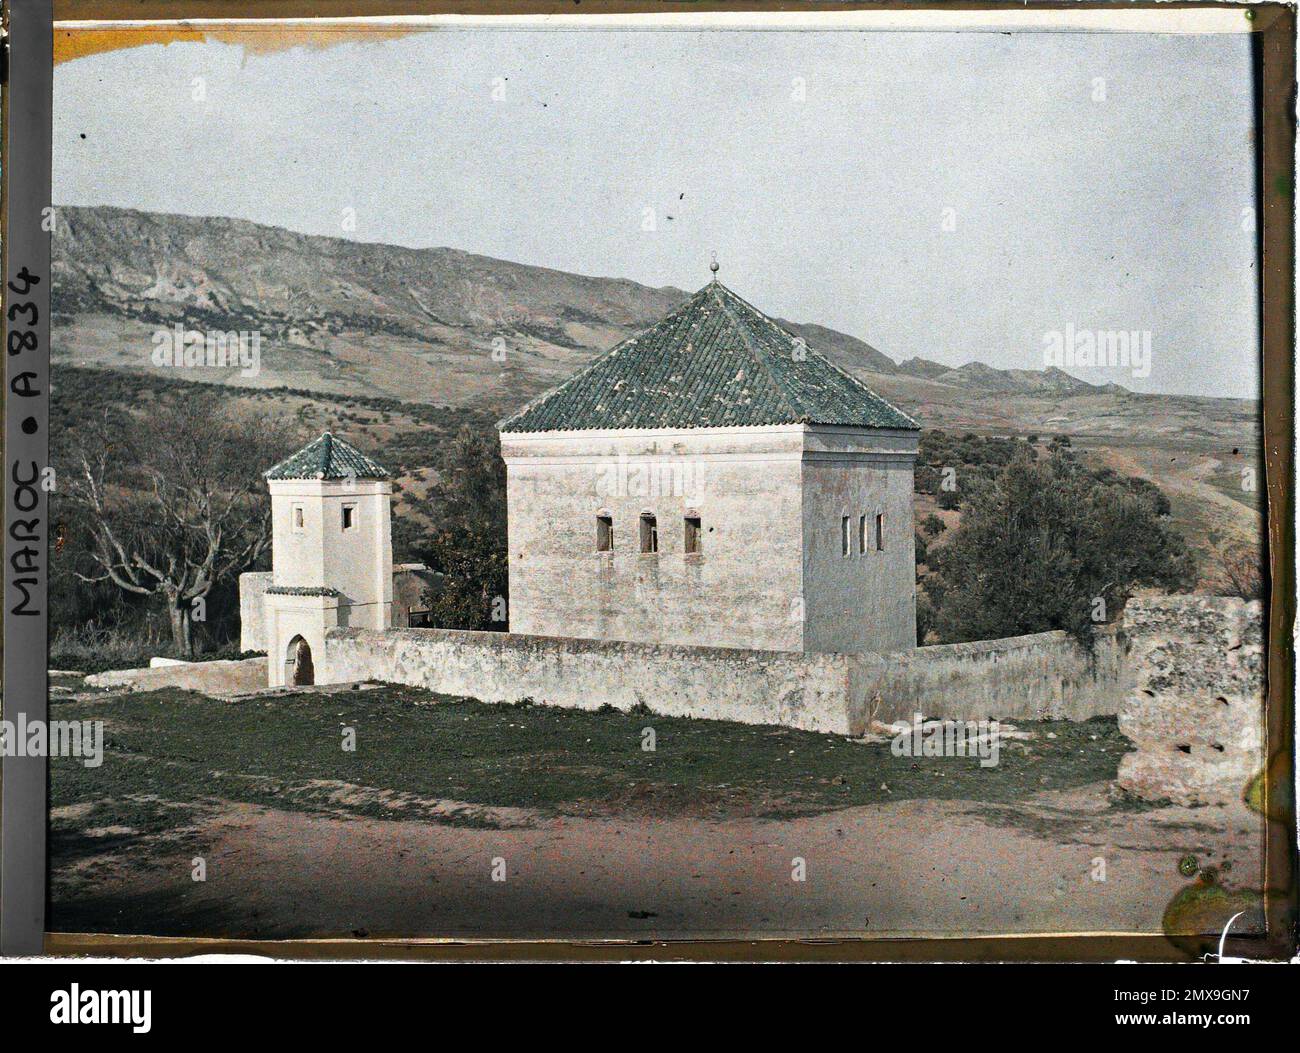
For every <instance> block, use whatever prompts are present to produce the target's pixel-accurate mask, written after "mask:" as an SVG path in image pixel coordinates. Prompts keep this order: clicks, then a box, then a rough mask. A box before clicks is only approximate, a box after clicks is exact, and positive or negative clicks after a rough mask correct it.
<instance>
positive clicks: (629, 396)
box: [499, 281, 920, 432]
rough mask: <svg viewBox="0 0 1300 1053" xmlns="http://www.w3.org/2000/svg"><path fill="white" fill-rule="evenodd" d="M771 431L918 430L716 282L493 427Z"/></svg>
mask: <svg viewBox="0 0 1300 1053" xmlns="http://www.w3.org/2000/svg"><path fill="white" fill-rule="evenodd" d="M770 424H838V425H846V426H850V427H858V428H895V429H906V430H909V431H915V430H919V428H920V425H919V424H917V422H916V421H914V420H913V419H912V418H911V417H909V416H908V415H907V414H906V413H903V412H902V411H901V410H899V409H896V408H895V407H893V406H891V405H890V404H889V403H888V402H886V401H885V400H884V399H882V398H881V397H880V396H879V395H877V394H876V393H875V392H873V391H871V389H869V388H868V387H867V386H866V385H865V384H863V383H862V381H860V380H858V379H857V378H856V377H854V376H851V375H850V374H848V373H846V372H845V371H844V370H842V369H840V368H839V367H838V366H836V365H832V364H831V363H830V362H829V361H827V360H826V359H825V358H824V357H822V356H821V355H819V354H817V352H815V351H813V350H812V349H811V348H810V347H808V346H807V345H806V344H805V343H804V342H803V341H802V340H800V339H799V338H797V337H795V336H794V335H792V334H791V333H788V332H786V331H785V330H784V329H782V328H781V327H780V326H779V325H777V324H776V323H775V322H774V321H772V319H770V318H768V317H767V316H766V315H765V314H763V312H762V311H760V310H758V309H757V308H756V307H753V306H751V305H750V304H748V303H746V302H745V301H744V300H742V299H741V298H740V297H739V296H737V295H736V294H735V293H733V292H732V291H731V290H730V289H728V288H727V287H726V286H724V285H722V284H720V283H719V282H717V281H712V282H710V283H709V284H708V285H706V286H705V287H704V288H703V289H701V290H700V291H699V292H697V293H696V294H695V295H694V296H692V297H691V298H690V299H689V300H687V301H686V303H684V304H683V305H682V306H681V307H679V308H677V310H675V311H673V312H672V313H671V314H669V315H667V316H665V317H664V318H663V319H661V320H660V321H658V322H656V323H655V324H654V325H652V326H651V327H650V328H649V329H646V330H645V331H643V332H641V333H638V334H637V335H636V336H633V337H631V338H629V339H627V340H625V341H623V342H622V343H621V344H619V345H618V346H617V347H615V348H613V349H612V350H611V351H609V352H607V353H606V354H604V355H602V356H601V357H600V358H598V359H596V361H594V362H592V363H591V364H590V365H588V366H587V367H586V368H585V369H583V370H581V371H580V372H578V373H577V374H575V375H574V376H572V377H570V378H569V379H568V380H566V381H565V382H564V383H563V384H561V385H560V386H559V387H557V388H554V389H552V390H551V391H548V392H546V393H545V394H543V395H541V396H539V397H538V398H536V399H534V400H533V401H532V402H530V403H528V405H526V406H525V407H524V408H523V409H521V410H520V411H519V412H518V413H516V414H514V415H513V416H511V417H507V418H506V419H505V420H503V421H501V422H500V424H499V427H500V429H501V431H503V432H538V431H591V430H596V429H619V428H733V427H756V426H762V425H770Z"/></svg>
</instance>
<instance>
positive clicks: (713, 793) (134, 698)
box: [50, 684, 1261, 939]
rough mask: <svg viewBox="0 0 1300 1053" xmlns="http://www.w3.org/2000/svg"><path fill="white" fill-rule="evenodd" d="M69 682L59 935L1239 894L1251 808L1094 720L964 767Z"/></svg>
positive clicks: (608, 930) (1245, 880)
mask: <svg viewBox="0 0 1300 1053" xmlns="http://www.w3.org/2000/svg"><path fill="white" fill-rule="evenodd" d="M62 690H63V691H64V692H65V694H63V695H62V696H61V697H56V698H55V700H54V704H53V706H52V714H51V715H52V717H53V718H56V719H100V720H103V721H105V722H106V731H105V740H106V742H105V758H104V763H103V764H102V766H100V767H98V768H86V767H83V766H82V765H81V764H80V762H79V761H76V760H70V759H60V760H57V761H55V762H53V763H52V765H51V768H52V775H51V808H52V811H51V830H50V836H51V866H52V872H53V876H52V923H51V926H50V927H51V929H52V930H54V931H62V932H117V933H146V934H155V935H189V936H200V935H202V936H229V937H249V938H281V937H305V936H350V935H359V936H374V937H380V936H400V935H405V936H435V935H447V936H481V937H485V936H498V937H545V936H550V937H595V936H614V937H623V938H636V939H647V938H653V937H685V936H693V937H722V936H733V937H734V936H742V935H767V936H805V935H806V936H851V935H863V934H874V935H899V936H902V935H915V934H928V935H934V934H944V935H961V934H989V933H1001V932H1006V933H1016V932H1063V933H1068V932H1090V933H1095V932H1134V933H1159V932H1160V931H1161V929H1162V922H1163V920H1164V919H1165V914H1166V910H1167V908H1168V907H1169V905H1170V903H1171V901H1173V900H1174V899H1175V897H1177V896H1179V895H1180V894H1182V895H1183V896H1184V897H1186V896H1187V893H1188V890H1189V889H1199V888H1200V887H1202V886H1204V887H1207V888H1209V889H1210V890H1211V891H1213V892H1214V893H1215V897H1212V898H1213V899H1215V902H1214V903H1213V904H1212V905H1211V907H1210V909H1209V912H1208V921H1198V922H1197V925H1202V924H1208V925H1212V924H1213V923H1214V922H1215V920H1216V919H1217V916H1218V913H1224V912H1227V911H1228V908H1229V907H1230V906H1235V904H1236V902H1237V898H1236V897H1235V894H1229V895H1227V896H1223V895H1221V894H1219V890H1221V889H1224V888H1227V889H1228V890H1229V891H1231V890H1232V889H1233V888H1234V887H1241V888H1258V887H1259V884H1260V877H1259V874H1260V863H1259V857H1260V851H1261V833H1260V831H1261V827H1260V822H1259V819H1258V817H1257V816H1255V815H1254V814H1253V813H1251V812H1250V811H1249V810H1248V809H1247V808H1246V807H1245V806H1244V805H1240V804H1235V805H1230V806H1225V807H1213V808H1197V809H1189V808H1178V807H1172V806H1160V805H1155V806H1153V805H1149V804H1144V803H1142V802H1139V801H1136V800H1133V799H1129V798H1125V797H1124V796H1122V795H1119V794H1117V793H1116V792H1115V791H1114V788H1113V786H1112V782H1111V780H1113V778H1114V776H1115V772H1116V769H1117V767H1118V765H1119V760H1120V758H1121V756H1122V755H1123V754H1124V753H1125V752H1126V751H1127V749H1128V748H1129V747H1128V744H1127V741H1126V740H1125V739H1124V737H1123V736H1122V735H1120V734H1119V731H1118V730H1117V727H1116V725H1115V722H1114V720H1112V719H1098V720H1093V721H1088V722H1086V723H1081V724H1071V723H1068V722H1059V723H1057V722H1052V723H1036V724H1021V725H1020V727H1021V729H1022V730H1026V731H1030V732H1032V737H1031V738H1029V739H1028V740H1024V741H1016V742H1011V743H1005V744H1003V746H1002V749H1001V752H1000V756H999V763H998V764H997V766H995V767H981V766H980V763H979V760H978V759H976V758H964V757H950V758H940V757H931V758H926V757H922V758H912V757H899V756H894V755H893V754H892V753H891V750H890V745H889V743H888V742H887V741H882V742H877V743H873V744H863V743H858V742H850V741H847V740H845V739H843V738H840V737H838V736H831V735H818V734H812V733H808V732H800V731H791V730H787V729H782V728H773V727H751V726H746V725H741V724H731V723H726V722H721V721H693V720H684V719H672V718H666V717H658V716H652V715H649V714H636V713H619V712H615V711H612V710H609V711H597V712H577V711H572V710H561V709H553V708H549V707H543V706H533V705H524V704H520V705H485V704H483V703H480V702H476V701H473V700H464V699H447V698H443V697H440V696H436V695H432V694H430V693H428V692H425V691H420V690H416V689H412V688H401V687H390V686H382V687H373V686H372V687H369V688H367V689H354V690H348V689H337V688H336V689H315V690H307V691H302V692H297V693H277V694H264V695H256V696H249V697H246V698H242V699H238V700H235V701H220V700H216V699H210V698H206V697H204V696H202V695H197V694H192V693H186V692H180V691H173V690H167V691H158V692H153V693H148V694H134V695H132V694H113V693H100V694H93V693H85V692H82V691H80V690H79V689H78V688H76V687H75V686H73V687H72V688H71V690H72V691H73V692H74V693H73V694H70V695H69V694H67V693H66V692H67V691H68V690H69V688H68V687H67V686H66V684H65V686H64V687H63V689H62ZM651 736H653V746H654V749H653V750H650V749H647V748H645V747H646V746H647V745H649V744H650V742H651ZM348 745H354V746H355V749H348V748H345V747H346V746H348ZM1189 855H1190V856H1194V857H1195V860H1196V866H1197V868H1199V871H1198V870H1197V869H1189V866H1190V864H1188V863H1187V861H1186V859H1185V857H1187V856H1189ZM1180 861H1182V863H1183V871H1184V872H1182V873H1180V868H1179V864H1180ZM196 877H201V878H202V879H203V880H195V878H196ZM1231 912H1232V913H1235V910H1233V911H1231ZM1223 920H1225V921H1226V913H1225V917H1224V918H1223ZM1244 924H1245V919H1243V922H1239V923H1238V926H1237V927H1238V928H1241V927H1243V925H1244Z"/></svg>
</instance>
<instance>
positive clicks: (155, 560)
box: [61, 397, 289, 655]
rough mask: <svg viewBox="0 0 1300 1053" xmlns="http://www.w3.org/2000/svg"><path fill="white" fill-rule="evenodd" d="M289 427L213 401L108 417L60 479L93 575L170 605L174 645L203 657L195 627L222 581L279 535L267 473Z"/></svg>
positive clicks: (76, 448) (86, 577)
mask: <svg viewBox="0 0 1300 1053" xmlns="http://www.w3.org/2000/svg"><path fill="white" fill-rule="evenodd" d="M288 447H289V438H288V434H287V432H286V429H285V428H284V427H282V426H281V425H279V424H277V423H276V422H275V421H273V420H271V419H270V418H266V417H252V416H242V417H241V416H238V415H236V414H233V413H231V412H229V411H228V410H227V409H226V408H225V407H223V405H222V404H221V403H220V402H219V401H218V400H217V399H216V398H214V397H202V398H198V399H191V400H186V401H185V402H184V403H176V404H169V405H159V406H154V407H151V408H150V410H149V412H148V413H147V414H146V413H138V414H129V415H125V416H115V417H107V416H106V418H105V420H104V429H103V433H102V441H100V442H98V443H96V444H95V445H93V446H92V445H91V444H89V443H87V442H85V441H84V440H83V441H80V442H76V443H74V444H72V446H71V448H70V450H69V453H68V455H67V456H68V460H69V462H70V463H69V464H68V465H67V467H66V468H65V474H67V475H71V478H70V479H68V481H67V483H66V484H65V485H63V486H61V489H62V490H63V492H64V493H65V494H66V496H67V497H68V498H69V499H70V500H71V501H73V502H74V503H77V504H79V505H81V506H83V508H84V510H85V511H86V513H87V515H86V520H87V523H88V527H89V530H90V533H91V538H92V542H91V549H90V552H89V553H88V555H89V556H90V559H91V561H92V562H93V564H94V566H95V567H96V571H95V572H92V573H89V574H82V573H80V572H78V573H77V577H79V578H81V580H83V581H88V582H95V581H110V582H112V583H113V584H114V585H116V586H117V587H118V588H119V589H122V590H123V591H124V592H128V593H134V594H136V595H140V596H153V597H157V598H158V599H160V600H161V601H162V603H163V604H164V606H165V607H166V610H167V613H168V616H169V618H170V621H171V633H172V644H173V645H174V647H175V648H176V650H177V651H178V652H180V653H182V654H187V655H188V654H193V653H194V640H193V634H192V625H193V622H194V621H202V620H204V619H205V618H206V604H207V597H208V594H209V593H210V592H211V591H212V589H213V588H214V586H216V585H217V584H218V583H220V582H222V581H223V580H226V579H228V578H230V577H231V576H234V575H238V574H239V573H240V572H241V571H244V570H247V569H249V568H250V567H252V566H253V565H255V564H256V562H257V560H258V558H259V557H260V556H261V555H262V554H263V553H264V552H265V551H266V549H267V546H268V545H269V544H270V540H271V530H270V515H271V505H270V499H269V497H268V495H267V492H266V485H265V482H264V481H263V479H262V475H261V473H262V471H263V470H264V469H265V468H267V467H269V466H270V465H272V464H274V463H276V461H277V460H279V459H281V457H283V456H284V453H285V451H286V450H287V448H288Z"/></svg>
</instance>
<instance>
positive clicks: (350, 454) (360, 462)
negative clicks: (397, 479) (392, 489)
mask: <svg viewBox="0 0 1300 1053" xmlns="http://www.w3.org/2000/svg"><path fill="white" fill-rule="evenodd" d="M263 474H264V475H265V476H266V478H268V479H387V478H388V469H386V468H383V467H381V466H380V465H378V464H376V463H375V462H374V461H372V460H371V459H370V458H369V457H367V456H366V455H365V454H364V453H362V452H361V451H360V450H358V449H357V448H356V447H355V446H353V445H351V444H350V443H346V442H344V441H343V440H342V439H336V438H335V437H334V436H333V435H331V434H330V433H329V432H326V433H325V434H324V435H322V436H321V437H320V438H319V439H315V440H313V441H312V442H309V443H308V444H307V445H306V446H304V447H303V448H302V449H301V450H299V451H298V452H297V453H295V454H294V455H293V456H292V457H289V458H287V459H286V460H283V461H281V462H280V463H279V464H277V465H276V466H275V467H274V468H271V469H270V470H268V471H266V472H264V473H263Z"/></svg>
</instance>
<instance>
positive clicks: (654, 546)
mask: <svg viewBox="0 0 1300 1053" xmlns="http://www.w3.org/2000/svg"><path fill="white" fill-rule="evenodd" d="M641 551H642V552H646V553H648V552H658V551H659V526H658V524H657V523H656V522H655V517H654V516H652V515H651V514H650V513H649V512H642V513H641Z"/></svg>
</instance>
